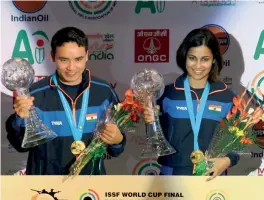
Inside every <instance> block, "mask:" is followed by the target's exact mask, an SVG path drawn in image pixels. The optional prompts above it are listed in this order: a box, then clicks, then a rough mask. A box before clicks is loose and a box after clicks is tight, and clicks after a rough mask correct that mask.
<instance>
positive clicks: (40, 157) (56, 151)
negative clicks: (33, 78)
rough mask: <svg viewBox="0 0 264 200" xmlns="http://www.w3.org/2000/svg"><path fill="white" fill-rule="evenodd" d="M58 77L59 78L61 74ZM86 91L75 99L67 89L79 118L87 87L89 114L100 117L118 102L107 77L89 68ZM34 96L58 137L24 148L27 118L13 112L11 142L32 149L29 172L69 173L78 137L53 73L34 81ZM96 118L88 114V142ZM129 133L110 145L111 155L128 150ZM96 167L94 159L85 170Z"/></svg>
mask: <svg viewBox="0 0 264 200" xmlns="http://www.w3.org/2000/svg"><path fill="white" fill-rule="evenodd" d="M57 79H58V78H57ZM81 87H82V88H83V91H82V92H81V93H80V94H79V95H78V96H77V98H76V99H75V100H73V99H71V98H70V96H71V95H69V94H67V91H63V90H62V89H61V90H62V92H63V93H64V94H65V96H66V99H67V101H68V103H69V105H71V107H72V113H73V115H74V118H75V119H76V122H78V121H79V119H78V117H79V114H80V109H81V106H82V95H83V92H84V91H85V90H87V89H88V88H89V89H90V95H89V102H88V109H87V114H92V115H93V116H97V119H99V118H100V116H101V115H102V113H103V112H104V110H105V108H106V107H108V106H109V104H110V103H114V104H116V103H118V98H117V96H116V93H115V92H114V91H113V90H112V88H111V87H110V85H109V84H108V83H106V82H105V81H103V80H101V79H98V78H96V77H94V76H91V74H90V71H89V70H85V71H84V73H83V79H82V83H81ZM30 92H31V96H33V97H34V98H35V100H34V106H35V107H36V109H37V112H38V115H39V117H40V119H41V120H42V121H43V123H44V124H45V125H46V126H47V127H48V128H50V129H52V130H53V131H54V132H55V133H56V134H57V135H58V137H57V138H55V139H53V140H51V141H49V142H47V143H45V144H42V145H39V146H37V147H34V148H29V149H23V148H22V147H21V144H22V140H23V137H24V132H25V125H24V120H23V119H21V118H20V117H18V115H16V114H13V115H11V116H10V117H9V119H8V120H7V122H6V130H7V133H8V135H7V138H8V140H9V142H10V143H11V145H12V146H13V147H14V148H15V149H16V150H17V151H19V152H25V151H29V156H28V161H27V168H26V174H27V175H66V174H68V173H69V168H70V166H71V164H72V163H73V162H74V161H75V159H76V158H75V156H74V155H73V154H72V153H71V150H70V147H71V144H72V142H73V141H74V138H73V135H72V133H71V129H70V126H69V123H68V120H67V117H66V115H65V111H64V109H63V105H62V102H61V100H60V97H59V94H58V91H57V87H56V86H55V85H54V82H53V80H52V77H51V76H49V77H47V78H44V79H42V80H40V81H39V82H37V83H34V84H32V86H31V88H30ZM95 125H96V120H89V118H87V120H86V122H85V125H84V131H83V136H82V141H83V142H85V144H86V145H88V144H89V143H90V141H91V139H92V136H93V134H92V133H93V131H94V129H95ZM125 143H126V137H125V135H124V139H123V141H122V143H121V144H119V145H109V146H108V149H107V152H108V154H109V155H110V156H113V157H117V156H119V155H120V154H121V153H122V152H123V151H124V146H125ZM99 162H100V161H99V160H97V161H96V163H95V166H98V164H99ZM91 169H92V162H90V163H89V164H88V165H87V166H86V167H85V168H84V169H83V170H82V172H81V174H83V175H89V174H90V173H91ZM102 170H103V174H105V173H106V172H105V168H104V164H103V161H102ZM93 174H99V169H98V167H95V169H94V172H93Z"/></svg>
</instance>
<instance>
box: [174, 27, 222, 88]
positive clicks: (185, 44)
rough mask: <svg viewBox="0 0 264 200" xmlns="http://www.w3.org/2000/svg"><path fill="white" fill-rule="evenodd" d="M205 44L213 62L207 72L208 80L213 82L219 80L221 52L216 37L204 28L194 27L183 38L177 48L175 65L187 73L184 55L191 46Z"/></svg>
mask: <svg viewBox="0 0 264 200" xmlns="http://www.w3.org/2000/svg"><path fill="white" fill-rule="evenodd" d="M202 45H204V46H206V47H208V48H209V49H210V50H211V52H212V54H213V59H214V62H213V64H212V69H211V71H210V73H209V78H208V81H209V82H210V83H213V82H215V81H217V80H219V75H220V72H221V70H222V68H223V58H222V53H221V51H220V45H219V42H218V40H217V38H216V36H215V35H214V34H213V33H212V32H211V31H209V30H208V29H205V28H200V29H194V30H192V31H191V32H190V33H188V35H187V36H186V37H185V38H184V40H183V41H182V43H181V45H180V47H179V48H178V50H177V55H176V61H177V65H178V66H179V67H180V68H181V69H182V70H183V71H184V73H185V74H187V69H186V57H187V52H188V51H189V49H190V48H192V47H199V46H202Z"/></svg>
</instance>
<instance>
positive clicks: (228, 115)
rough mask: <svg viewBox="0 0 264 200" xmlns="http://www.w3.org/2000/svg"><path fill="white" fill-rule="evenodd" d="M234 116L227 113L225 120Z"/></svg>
mask: <svg viewBox="0 0 264 200" xmlns="http://www.w3.org/2000/svg"><path fill="white" fill-rule="evenodd" d="M234 115H235V114H233V113H232V112H231V111H229V112H228V114H227V115H226V119H230V118H232V117H233V116H234Z"/></svg>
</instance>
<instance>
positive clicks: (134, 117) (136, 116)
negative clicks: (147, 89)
mask: <svg viewBox="0 0 264 200" xmlns="http://www.w3.org/2000/svg"><path fill="white" fill-rule="evenodd" d="M131 119H132V121H134V122H137V121H138V120H139V116H138V115H137V113H136V112H135V111H133V112H132V113H131Z"/></svg>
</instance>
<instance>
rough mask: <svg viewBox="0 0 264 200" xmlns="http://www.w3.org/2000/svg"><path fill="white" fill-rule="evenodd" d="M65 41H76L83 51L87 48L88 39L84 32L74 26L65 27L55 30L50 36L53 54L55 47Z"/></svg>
mask: <svg viewBox="0 0 264 200" xmlns="http://www.w3.org/2000/svg"><path fill="white" fill-rule="evenodd" d="M67 42H76V43H77V44H78V46H79V47H84V48H85V51H87V50H88V39H87V36H86V35H85V34H84V32H83V31H81V30H80V29H78V28H75V27H65V28H62V29H60V30H59V31H57V32H56V33H55V34H54V36H53V37H52V39H51V50H52V53H53V54H54V55H55V54H56V48H57V47H60V46H62V45H63V44H64V43H67Z"/></svg>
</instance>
